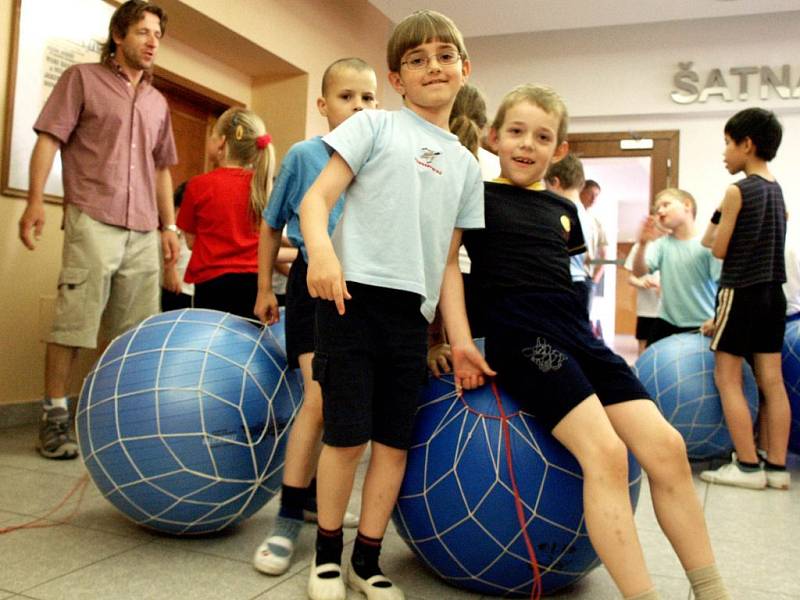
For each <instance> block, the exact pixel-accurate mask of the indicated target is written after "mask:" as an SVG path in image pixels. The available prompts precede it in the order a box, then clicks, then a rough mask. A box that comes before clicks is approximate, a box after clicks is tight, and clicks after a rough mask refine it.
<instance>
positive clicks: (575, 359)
mask: <svg viewBox="0 0 800 600" xmlns="http://www.w3.org/2000/svg"><path fill="white" fill-rule="evenodd" d="M486 358H487V360H488V362H489V365H490V366H491V367H492V368H493V369H494V370H496V371H497V381H498V383H500V384H501V385H502V386H503V387H505V388H506V390H508V391H509V392H510V393H511V394H512V395H514V397H515V398H516V399H517V400H518V401H519V402H520V404H521V406H522V408H523V409H524V410H525V411H526V412H529V413H531V414H533V415H535V416H536V417H537V418H539V419H540V420H541V421H542V422H544V423H545V425H547V426H549V428H550V429H552V428H553V427H555V426H556V425H558V423H559V422H560V421H561V420H562V419H563V418H564V417H565V416H566V415H567V413H569V412H570V411H571V410H572V409H573V408H575V407H576V406H578V405H579V404H580V403H581V402H583V401H584V400H585V399H586V398H588V397H589V396H591V395H592V394H597V396H598V397H599V398H600V402H601V404H602V405H603V406H610V405H612V404H618V403H620V402H626V401H629V400H641V399H649V398H650V396H649V394H648V393H647V391H646V390H645V389H644V386H643V385H642V384H641V383H640V382H639V380H638V379H637V378H636V376H635V375H634V374H633V371H632V370H631V368H630V367H629V366H628V364H627V363H626V362H625V361H624V360H623V359H622V358H621V357H620V356H618V355H616V354H614V353H613V352H612V351H611V350H610V349H609V348H608V347H607V346H606V345H605V344H604V343H603V342H602V340H598V339H597V338H595V337H594V335H592V330H591V325H590V323H589V321H587V320H586V316H585V307H583V306H582V305H580V304H579V303H578V300H577V298H576V296H575V295H574V294H568V293H565V292H532V293H526V294H517V295H514V296H508V297H505V298H502V299H494V300H492V307H491V309H490V310H489V311H488V312H487V335H486Z"/></svg>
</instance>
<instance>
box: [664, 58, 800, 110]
mask: <svg viewBox="0 0 800 600" xmlns="http://www.w3.org/2000/svg"><path fill="white" fill-rule="evenodd" d="M693 64H694V63H693V62H682V63H678V69H679V70H678V72H677V73H675V76H674V77H673V79H672V82H673V85H674V86H675V88H676V89H674V90H673V91H672V93H671V94H670V98H672V101H673V102H677V103H678V104H692V103H693V102H707V101H708V99H709V98H711V97H714V96H718V97H719V98H721V99H722V100H724V101H725V102H733V101H734V100H739V101H740V102H744V101H747V100H751V99H755V98H756V97H757V98H759V99H761V100H767V99H768V98H769V97H770V96H773V95H777V97H779V98H782V99H783V100H797V99H799V98H800V80H798V81H796V82H795V84H794V85H792V78H791V77H792V69H791V67H790V66H789V65H782V66H781V67H780V69H778V70H777V72H776V70H774V69H773V68H772V67H731V68H730V69H728V72H727V74H726V75H723V73H722V69H711V70H710V71H709V72H708V76H707V77H706V78H705V85H703V86H701V85H700V83H699V82H700V75H699V74H698V73H697V71H694V70H693V69H692V65H693ZM726 77H727V79H726ZM751 84H755V86H756V87H757V88H758V89H757V90H753V91H752V92H751V91H750V85H751ZM751 96H752V98H751Z"/></svg>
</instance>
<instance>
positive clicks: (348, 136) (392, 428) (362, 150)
mask: <svg viewBox="0 0 800 600" xmlns="http://www.w3.org/2000/svg"><path fill="white" fill-rule="evenodd" d="M387 56H388V59H389V81H390V83H391V85H392V87H393V88H394V89H395V91H397V92H398V93H399V94H400V95H401V96H402V97H403V100H404V105H405V106H404V108H403V109H402V110H400V111H394V112H385V111H377V110H376V111H365V112H362V113H360V114H358V115H355V116H354V117H352V118H350V119H348V120H347V121H346V122H345V123H343V124H342V125H340V126H339V127H338V128H337V129H336V130H335V131H333V132H331V133H330V134H328V135H327V136H325V138H324V141H325V143H326V144H328V145H329V146H330V147H331V148H332V149H333V150H334V153H333V155H332V156H331V160H330V162H329V163H328V165H327V166H326V167H325V169H324V170H323V171H322V173H321V174H320V177H319V178H318V179H317V181H316V182H315V183H314V185H313V186H312V187H311V189H310V190H309V191H308V193H307V194H306V196H305V198H304V200H303V203H302V205H301V207H300V224H301V228H302V232H303V238H304V240H305V242H306V248H307V250H308V259H309V262H308V287H309V292H310V293H311V296H312V297H318V298H321V299H322V300H321V301H320V302H319V303H318V304H317V321H316V324H317V340H316V342H317V343H316V347H315V354H314V364H313V368H314V378H315V379H316V380H317V381H319V383H320V385H321V387H322V394H323V415H324V434H323V449H322V454H321V456H320V462H319V469H318V475H317V478H318V483H317V489H318V493H317V501H318V505H319V519H318V524H319V528H318V531H317V552H316V556H315V560H314V564H313V565H312V566H311V569H310V574H309V583H308V595H309V597H310V598H312V600H322V599H323V598H324V599H325V600H344V598H345V597H346V591H345V586H344V578H343V577H342V569H341V554H342V547H343V538H342V517H343V515H344V512H345V508H346V506H347V502H348V499H349V497H350V492H351V490H352V487H353V478H354V476H355V471H356V468H357V466H358V463H359V461H360V458H361V455H362V453H363V451H364V449H365V448H366V445H367V442H369V441H371V442H372V452H371V456H370V462H369V467H368V470H367V474H366V477H365V480H364V491H363V496H362V504H361V506H362V513H361V520H360V523H359V528H358V536H357V537H356V540H355V543H354V546H353V556H352V559H351V562H350V565H351V566H350V569H349V571H348V576H347V580H348V583H349V584H350V586H351V587H353V588H355V589H357V590H359V591H362V592H363V593H365V594H366V595H367V597H368V598H371V599H373V600H375V599H380V600H401V599H402V598H404V595H403V592H402V591H401V590H400V589H399V588H398V587H397V586H396V585H394V584H393V582H392V581H390V580H389V579H387V578H386V577H384V576H383V574H382V572H381V570H380V568H379V566H378V556H379V553H380V545H381V541H382V538H383V535H384V532H385V530H386V526H387V525H388V522H389V517H390V515H391V512H392V509H393V507H394V503H395V501H396V499H397V494H398V492H399V489H400V484H401V482H402V479H403V474H404V472H405V465H406V455H407V450H408V447H409V445H410V443H411V432H412V427H413V422H414V415H415V413H416V409H417V402H418V398H419V392H420V390H421V387H422V385H423V383H424V381H425V378H426V367H427V362H426V358H427V329H428V323H429V322H430V321H431V320H432V319H433V316H434V312H435V310H436V306H437V304H438V305H439V306H440V307H441V312H442V317H443V320H444V324H445V328H446V329H447V333H448V336H449V339H450V344H451V350H452V356H453V367H454V372H455V379H456V384H457V385H458V386H463V387H465V388H473V387H476V386H477V385H480V384H482V383H483V379H484V376H485V375H493V374H494V373H493V372H492V371H491V370H490V369H489V367H488V365H487V364H486V362H485V361H484V359H483V357H482V356H481V354H480V352H479V351H478V349H477V348H476V347H475V344H474V343H473V341H472V337H471V335H470V330H469V325H468V323H467V318H466V311H465V308H464V294H463V285H462V280H461V273H460V271H459V268H458V248H459V246H460V243H461V230H462V229H469V228H481V227H483V194H482V192H483V182H482V180H481V173H480V168H479V166H478V162H477V161H476V160H475V158H474V157H473V156H472V155H471V154H470V153H469V151H468V150H467V149H466V148H465V147H464V146H462V145H461V143H460V142H459V141H458V138H457V137H456V136H455V135H453V134H451V133H450V132H449V130H448V121H449V116H450V112H451V109H452V106H453V103H454V101H455V98H456V94H457V93H458V91H459V89H460V88H461V85H462V84H463V83H464V82H465V80H466V79H467V77H468V76H469V72H470V63H469V60H468V57H467V52H466V48H465V46H464V41H463V37H462V36H461V33H460V32H459V31H458V29H457V28H456V26H455V25H454V24H453V22H452V21H451V20H450V19H448V18H447V17H445V16H444V15H441V14H439V13H437V12H434V11H429V10H423V11H419V12H416V13H414V14H412V15H410V16H409V17H407V18H406V19H404V20H403V21H402V22H401V23H400V24H398V25H397V27H396V28H395V30H394V32H393V33H392V36H391V38H390V40H389V46H388V51H387ZM342 192H345V205H344V212H343V215H342V219H341V220H340V221H339V224H338V225H337V227H336V230H335V232H334V234H333V236H332V238H331V237H330V236H329V235H328V232H327V222H328V214H329V211H330V209H331V207H333V206H334V205H335V203H336V202H337V199H338V198H339V196H340V194H341V193H342ZM440 293H441V300H440Z"/></svg>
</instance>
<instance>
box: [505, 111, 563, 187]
mask: <svg viewBox="0 0 800 600" xmlns="http://www.w3.org/2000/svg"><path fill="white" fill-rule="evenodd" d="M560 124H561V117H560V116H559V115H556V114H550V113H548V112H545V111H544V110H543V109H542V108H540V107H539V106H538V105H536V104H533V103H532V102H529V101H527V100H523V101H521V102H517V103H516V104H514V105H513V106H510V107H509V108H508V109H507V110H506V115H505V119H504V121H503V124H502V126H501V127H500V129H499V130H495V129H491V130H490V132H489V142H490V144H491V145H492V146H493V147H495V148H496V149H497V156H498V157H499V158H500V175H501V176H502V177H505V178H506V179H508V180H510V181H511V182H512V183H513V184H514V185H516V186H519V187H528V186H530V185H531V184H533V183H536V182H537V181H540V180H541V179H542V178H543V177H544V175H545V173H546V172H547V168H548V167H549V166H550V165H551V164H552V163H556V162H558V161H559V160H561V159H562V158H564V156H565V155H566V154H567V152H568V150H569V146H568V145H567V142H566V141H564V142H561V143H560V144H559V143H558V127H559V125H560Z"/></svg>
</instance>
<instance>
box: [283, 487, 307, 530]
mask: <svg viewBox="0 0 800 600" xmlns="http://www.w3.org/2000/svg"><path fill="white" fill-rule="evenodd" d="M305 501H306V488H299V487H292V486H291V485H286V484H285V483H284V484H283V485H282V486H281V509H280V510H279V511H278V516H281V517H285V518H287V519H295V520H297V521H302V520H303V505H304V504H305Z"/></svg>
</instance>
